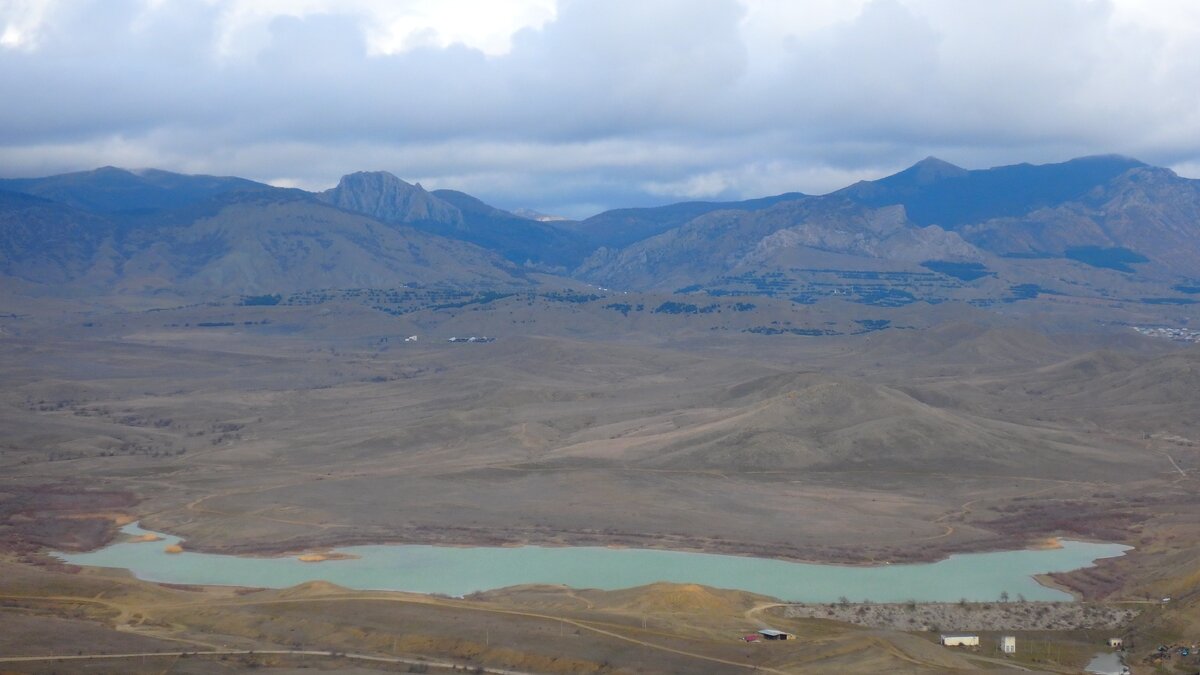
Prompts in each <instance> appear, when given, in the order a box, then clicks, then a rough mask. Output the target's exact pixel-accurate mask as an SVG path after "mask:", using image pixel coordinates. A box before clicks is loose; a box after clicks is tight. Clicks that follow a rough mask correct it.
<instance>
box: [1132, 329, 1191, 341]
mask: <svg viewBox="0 0 1200 675" xmlns="http://www.w3.org/2000/svg"><path fill="white" fill-rule="evenodd" d="M1133 329H1134V330H1136V331H1137V332H1139V333H1141V334H1142V335H1145V336H1147V337H1154V338H1163V339H1166V340H1174V341H1175V342H1189V343H1191V344H1200V330H1193V329H1191V328H1161V327H1151V326H1134V327H1133Z"/></svg>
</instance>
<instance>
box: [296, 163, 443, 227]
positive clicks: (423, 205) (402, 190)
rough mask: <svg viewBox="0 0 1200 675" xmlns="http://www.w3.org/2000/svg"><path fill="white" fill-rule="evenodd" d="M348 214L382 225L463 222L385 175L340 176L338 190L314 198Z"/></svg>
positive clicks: (439, 204)
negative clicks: (366, 217)
mask: <svg viewBox="0 0 1200 675" xmlns="http://www.w3.org/2000/svg"><path fill="white" fill-rule="evenodd" d="M317 196H318V197H319V198H320V199H322V200H324V201H326V202H329V203H330V204H333V205H334V206H336V207H338V208H342V209H346V210H347V211H355V212H358V213H365V214H367V215H369V216H371V217H373V218H377V219H379V220H381V221H383V222H385V223H443V224H450V225H457V224H459V223H461V222H462V214H461V213H460V212H459V211H458V209H456V208H454V207H453V206H451V205H450V204H447V203H445V202H443V201H442V200H440V199H438V198H437V197H435V196H433V195H431V194H429V193H428V192H426V191H425V188H423V187H421V186H420V184H417V185H412V184H410V183H406V182H404V181H403V180H401V179H400V178H397V177H396V176H395V175H393V174H391V173H388V172H386V171H359V172H356V173H351V174H347V175H345V176H342V179H341V180H340V181H339V182H338V184H337V187H335V188H332V189H330V190H326V191H325V192H322V193H319V194H318V195H317Z"/></svg>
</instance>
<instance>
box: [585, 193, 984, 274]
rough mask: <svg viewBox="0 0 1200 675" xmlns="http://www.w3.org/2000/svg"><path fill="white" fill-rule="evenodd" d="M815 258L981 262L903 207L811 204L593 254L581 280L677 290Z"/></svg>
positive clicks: (815, 200)
mask: <svg viewBox="0 0 1200 675" xmlns="http://www.w3.org/2000/svg"><path fill="white" fill-rule="evenodd" d="M813 252H816V253H818V254H820V253H829V254H837V255H849V256H858V257H865V258H871V259H885V260H898V261H902V262H908V263H915V262H919V261H923V260H929V259H955V258H956V259H963V260H974V259H976V258H978V257H979V253H978V251H976V250H975V249H974V247H972V246H970V245H969V244H967V243H965V242H964V241H962V239H961V238H960V237H959V236H958V235H956V234H953V233H948V232H945V231H943V230H942V229H941V228H938V227H936V226H931V227H928V228H919V227H916V226H914V225H913V224H912V223H910V222H908V220H907V218H906V217H905V213H904V209H902V208H899V207H886V208H880V209H874V208H869V207H866V206H863V205H860V204H856V203H854V202H852V201H850V200H847V199H843V198H840V197H812V198H808V199H804V200H797V201H787V202H781V203H779V204H776V205H775V206H772V207H770V208H767V209H764V210H761V211H717V212H714V213H710V214H707V215H705V216H701V217H699V218H696V219H694V220H692V221H691V222H689V223H687V224H686V225H683V226H681V227H678V228H675V229H673V230H671V231H669V232H666V233H664V234H660V235H658V236H655V237H651V238H650V239H647V240H645V241H642V242H638V243H637V244H634V245H632V246H630V247H628V248H626V249H625V250H623V251H621V252H619V253H616V254H608V255H604V254H597V255H594V256H592V257H591V258H589V260H588V261H587V262H586V263H585V264H584V265H583V266H582V267H581V268H580V270H579V273H580V274H581V275H582V276H584V278H588V279H592V280H595V281H597V282H600V283H605V284H609V285H613V286H616V287H620V288H675V287H680V286H686V285H692V284H701V283H704V282H706V281H709V280H712V279H714V278H716V277H718V276H722V275H728V274H731V273H735V272H737V271H738V270H741V269H751V270H755V271H759V272H761V271H763V270H764V269H773V268H776V267H781V266H782V267H786V266H787V265H791V264H794V263H795V262H796V261H795V259H794V256H795V255H797V254H800V255H803V254H806V253H808V254H811V253H813Z"/></svg>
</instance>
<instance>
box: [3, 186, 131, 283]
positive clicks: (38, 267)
mask: <svg viewBox="0 0 1200 675" xmlns="http://www.w3.org/2000/svg"><path fill="white" fill-rule="evenodd" d="M114 228H115V226H114V225H113V223H112V222H110V221H108V220H107V219H105V218H104V217H102V216H98V215H95V214H91V213H87V212H85V211H80V210H79V209H75V208H72V207H70V206H66V205H64V204H59V203H56V202H52V201H48V200H46V199H42V198H40V197H34V196H31V195H27V194H21V193H16V192H4V191H0V274H4V275H9V276H14V277H18V278H21V279H25V280H27V281H32V282H35V283H43V284H57V283H65V282H67V281H70V280H71V279H74V278H77V277H79V276H81V275H82V274H83V273H84V272H85V271H86V268H87V266H88V264H89V261H90V260H92V258H93V257H94V256H95V255H96V252H97V250H98V248H99V247H100V245H101V242H103V241H104V240H105V239H106V238H108V237H111V236H112V234H113V231H114Z"/></svg>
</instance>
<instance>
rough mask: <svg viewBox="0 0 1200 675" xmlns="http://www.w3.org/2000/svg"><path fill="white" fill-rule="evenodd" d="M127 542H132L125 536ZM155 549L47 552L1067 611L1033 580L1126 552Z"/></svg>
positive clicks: (281, 572)
mask: <svg viewBox="0 0 1200 675" xmlns="http://www.w3.org/2000/svg"><path fill="white" fill-rule="evenodd" d="M124 532H126V533H128V534H133V535H138V534H144V533H145V532H146V530H142V529H140V528H138V527H137V526H136V525H128V526H126V527H125V528H124ZM161 536H163V540H162V541H157V542H146V543H116V544H113V545H112V546H108V547H106V548H103V549H100V550H97V551H93V552H91V553H58V554H57V555H58V557H59V558H61V559H63V560H65V561H66V562H69V563H74V564H76V565H90V566H96V567H119V568H125V569H128V570H130V571H131V572H133V573H134V574H135V575H136V576H138V577H139V578H141V579H146V580H149V581H159V582H167V583H176V584H203V585H222V586H254V587H262V588H285V587H287V586H293V585H296V584H299V583H303V582H305V581H315V580H324V581H329V582H332V583H335V584H338V585H340V586H345V587H347V588H355V589H364V590H366V589H373V590H394V591H411V592H415V593H443V594H446V595H456V596H459V595H466V594H468V593H472V592H474V591H482V590H490V589H494V588H503V587H505V586H514V585H517V584H562V585H566V586H572V587H575V588H601V589H617V588H629V587H633V586H641V585H643V584H649V583H654V582H656V581H673V582H679V583H697V584H704V585H707V586H715V587H718V588H733V589H740V590H745V591H751V592H754V593H761V594H763V595H769V596H772V597H776V598H782V599H784V600H792V601H803V602H832V601H835V600H837V599H838V598H839V597H840V596H846V597H848V598H850V599H851V600H855V601H858V600H864V599H868V600H871V601H873V602H903V601H905V600H917V601H919V602H939V601H944V602H954V601H957V600H959V599H960V598H966V599H967V600H973V601H986V600H996V599H997V598H998V597H999V596H1000V594H1001V593H1002V592H1007V593H1008V594H1009V596H1010V597H1011V598H1012V599H1013V600H1016V599H1017V596H1018V595H1023V596H1024V597H1025V598H1026V599H1028V600H1070V599H1071V596H1070V595H1068V594H1066V593H1063V592H1062V591H1057V590H1054V589H1052V588H1047V587H1045V586H1042V585H1041V584H1039V583H1037V581H1036V580H1034V578H1033V575H1035V574H1041V573H1045V572H1065V571H1068V570H1073V569H1079V568H1081V567H1090V566H1091V565H1092V562H1093V561H1095V560H1097V559H1099V558H1110V557H1115V556H1119V555H1122V554H1123V553H1124V552H1125V551H1126V550H1127V549H1128V548H1129V547H1127V546H1122V545H1119V544H1092V543H1086V542H1080V541H1064V542H1063V547H1062V548H1061V549H1050V550H1036V551H1001V552H998V553H972V554H964V555H954V556H950V557H949V558H947V559H946V560H942V561H939V562H935V563H927V564H915V565H882V566H878V567H846V566H841V565H813V564H805V563H793V562H785V561H781V560H769V559H765V558H744V557H740V556H728V555H713V554H707V553H684V552H681V551H657V550H649V549H609V548H600V547H585V546H580V547H564V548H551V547H542V546H522V547H519V548H493V547H471V548H454V547H445V546H417V545H379V546H350V547H346V548H341V549H337V552H338V553H347V554H350V555H354V556H358V558H357V559H354V560H331V561H326V562H321V563H304V562H300V561H299V560H296V559H295V558H248V557H239V556H229V555H214V554H208V553H192V552H184V553H178V554H168V553H164V552H163V548H164V547H166V546H167V545H170V544H175V543H178V542H179V541H180V540H179V538H178V537H171V536H167V535H161Z"/></svg>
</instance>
